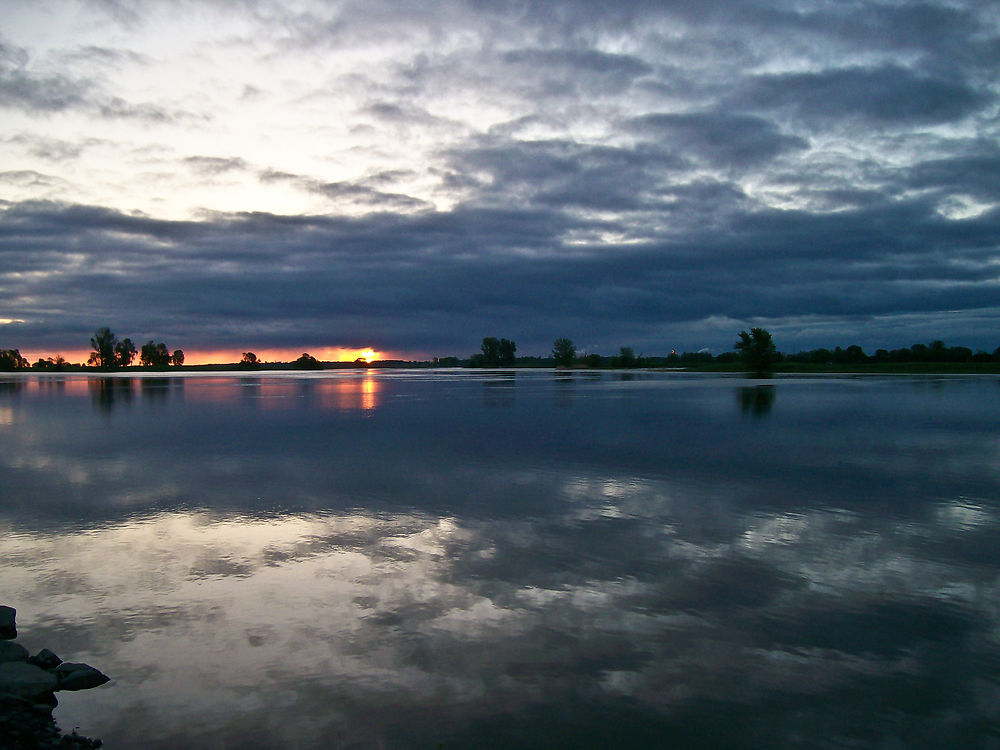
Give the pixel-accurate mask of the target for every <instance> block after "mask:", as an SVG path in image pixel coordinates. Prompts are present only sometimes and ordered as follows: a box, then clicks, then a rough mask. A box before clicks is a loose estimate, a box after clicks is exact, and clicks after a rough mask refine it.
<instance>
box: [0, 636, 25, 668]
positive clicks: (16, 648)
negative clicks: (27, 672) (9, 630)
mask: <svg viewBox="0 0 1000 750" xmlns="http://www.w3.org/2000/svg"><path fill="white" fill-rule="evenodd" d="M27 659H28V649H26V648H25V647H24V646H22V645H21V644H20V643H14V641H0V664H2V663H3V662H5V661H26V660H27Z"/></svg>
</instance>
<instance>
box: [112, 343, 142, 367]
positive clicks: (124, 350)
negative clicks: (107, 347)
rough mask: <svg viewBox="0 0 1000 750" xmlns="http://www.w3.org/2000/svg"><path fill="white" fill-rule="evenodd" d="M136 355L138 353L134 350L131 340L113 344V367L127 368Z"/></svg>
mask: <svg viewBox="0 0 1000 750" xmlns="http://www.w3.org/2000/svg"><path fill="white" fill-rule="evenodd" d="M136 354H138V352H137V351H136V349H135V344H133V343H132V339H129V338H124V339H122V340H121V341H119V342H118V343H117V344H115V366H116V367H128V366H129V365H131V364H132V360H134V359H135V355H136Z"/></svg>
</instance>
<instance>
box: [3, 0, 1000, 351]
mask: <svg viewBox="0 0 1000 750" xmlns="http://www.w3.org/2000/svg"><path fill="white" fill-rule="evenodd" d="M998 62H1000V28H998V25H997V20H996V18H995V14H992V13H991V12H990V7H989V5H988V4H985V3H977V2H971V1H970V2H964V3H936V2H928V3H923V4H905V5H898V4H895V3H880V2H853V3H838V4H835V5H833V6H829V5H825V4H816V5H815V6H814V7H806V8H803V7H801V6H800V5H799V4H792V3H788V4H784V3H777V4H776V3H773V2H770V3H760V4H755V3H743V2H740V3H729V2H724V1H722V0H719V1H718V2H713V3H707V4H705V3H703V4H699V5H698V6H697V9H696V10H695V9H692V8H689V7H687V5H686V4H684V3H676V4H673V3H658V4H656V5H655V6H652V7H651V6H650V5H649V4H646V3H619V4H616V5H615V7H614V8H610V7H602V6H600V5H598V4H593V3H588V2H554V3H547V4H545V6H544V7H543V8H542V7H539V8H535V7H526V6H524V5H522V4H521V3H514V2H510V3H489V4H484V3H476V2H446V3H441V4H437V5H435V6H434V7H433V8H425V7H422V6H420V5H417V4H412V3H406V2H380V3H375V4H371V3H365V4H363V5H362V4H356V3H349V2H344V3H337V4H328V3H310V2H303V3H299V4H298V5H296V6H295V7H294V8H288V6H286V5H279V4H276V3H269V2H258V3H252V4H250V3H215V2H207V1H206V2H167V1H165V0H164V1H163V2H157V3H148V4H144V5H143V6H142V8H141V9H138V10H135V9H124V8H121V7H119V5H118V4H116V3H107V2H92V3H76V2H52V3H38V4H33V5H31V6H30V7H28V6H23V7H20V8H17V9H15V10H14V11H12V13H11V20H10V21H9V22H8V23H7V24H5V30H4V32H3V36H2V37H0V110H2V111H3V113H4V117H5V122H6V123H7V127H6V128H5V133H4V135H3V136H2V137H0V164H3V165H4V168H3V169H2V170H0V210H2V212H3V213H2V219H0V323H3V321H17V322H9V323H4V324H2V325H0V345H2V346H4V347H7V346H19V347H20V348H22V349H23V350H35V349H49V350H55V349H59V348H66V349H73V348H83V347H85V343H86V340H87V338H88V337H89V335H90V333H91V332H92V331H93V329H94V328H95V327H96V326H98V325H105V324H106V325H110V326H111V327H112V328H113V329H115V330H118V331H120V332H121V333H122V335H134V336H135V337H137V338H147V337H158V338H163V339H167V340H169V342H171V345H174V344H176V345H181V346H184V347H185V348H187V349H198V348H220V347H234V348H241V347H243V348H246V347H258V348H267V347H286V346H287V347H301V348H308V347H322V346H373V347H375V348H376V349H381V350H388V351H392V352H396V353H398V354H400V355H404V356H405V355H411V356H433V355H447V354H467V353H469V352H470V351H472V350H474V349H475V348H476V347H477V342H478V341H479V339H480V338H481V337H482V336H485V335H503V336H508V337H510V338H514V339H515V340H517V341H518V343H519V351H521V352H523V353H544V352H546V351H547V350H548V348H549V347H550V346H551V342H552V340H553V339H554V338H556V337H557V336H570V337H571V338H573V339H574V340H576V341H577V343H578V345H580V346H582V347H584V348H587V349H589V350H591V351H599V352H604V353H613V352H614V351H616V350H617V347H619V346H624V345H629V346H634V347H636V348H637V349H638V350H642V351H645V352H646V353H651V354H652V353H665V352H668V351H669V350H670V349H674V348H676V349H698V348H701V347H704V346H707V347H711V348H713V349H715V350H716V351H722V350H726V349H728V348H730V346H731V344H732V340H733V337H734V334H735V332H736V331H738V330H739V329H740V328H742V327H745V326H747V325H751V324H763V325H767V326H768V327H770V328H771V329H772V330H773V331H774V332H775V334H776V339H777V342H778V344H779V346H780V347H781V348H783V349H785V350H788V351H794V350H796V349H799V348H810V347H813V346H821V345H833V344H845V345H846V344H847V343H860V344H862V345H864V346H866V347H874V346H883V345H884V346H897V345H898V346H902V345H909V344H911V343H913V342H914V341H923V340H927V339H929V338H944V339H946V340H947V341H948V342H949V343H953V344H963V345H967V346H971V347H973V348H986V349H989V350H992V349H993V348H995V346H996V345H997V343H1000V342H997V341H995V340H994V338H995V331H996V330H997V322H998V320H997V319H998V312H1000V281H998V279H1000V277H998V274H997V270H996V269H997V262H998V251H997V248H998V245H1000V181H998V178H997V176H996V175H997V174H1000V147H998V146H997V142H998V136H1000V132H998V131H1000V128H998V125H997V108H998V98H997V95H998V88H1000V87H998V84H997V83H996V80H995V70H996V68H997V63H998ZM21 321H23V322H21Z"/></svg>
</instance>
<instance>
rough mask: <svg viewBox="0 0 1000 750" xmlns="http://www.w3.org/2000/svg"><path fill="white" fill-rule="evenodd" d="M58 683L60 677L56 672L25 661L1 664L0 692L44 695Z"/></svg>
mask: <svg viewBox="0 0 1000 750" xmlns="http://www.w3.org/2000/svg"><path fill="white" fill-rule="evenodd" d="M58 683H59V679H58V678H57V677H56V676H55V675H54V674H52V673H51V672H46V671H45V670H44V669H42V668H41V667H36V666H35V665H34V664H28V663H27V662H25V661H9V662H4V663H3V664H0V693H11V694H13V695H20V696H33V695H42V694H44V693H51V692H52V691H53V690H55V689H56V685H57V684H58Z"/></svg>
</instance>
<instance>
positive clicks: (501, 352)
mask: <svg viewBox="0 0 1000 750" xmlns="http://www.w3.org/2000/svg"><path fill="white" fill-rule="evenodd" d="M480 348H481V349H482V352H483V353H482V358H481V359H480V358H479V356H478V355H473V357H472V361H473V363H474V366H477V367H513V365H514V352H516V351H517V344H515V343H514V342H513V341H511V340H510V339H498V338H496V337H494V336H487V337H486V338H484V339H483V343H482V346H481V347H480Z"/></svg>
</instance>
